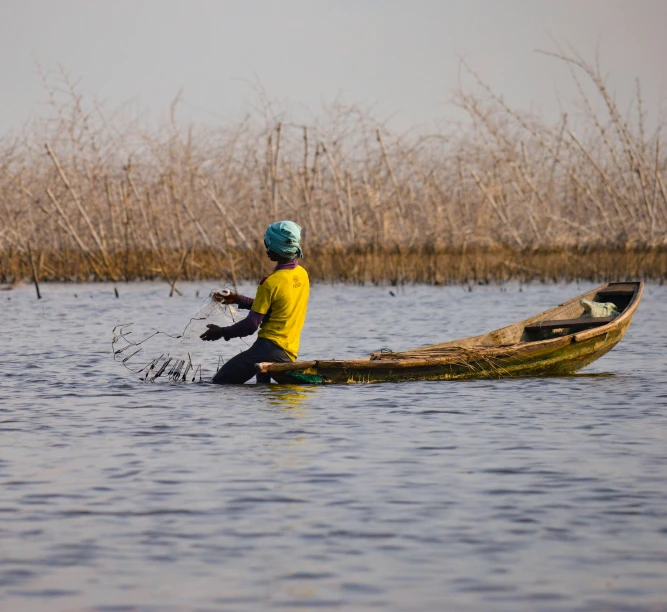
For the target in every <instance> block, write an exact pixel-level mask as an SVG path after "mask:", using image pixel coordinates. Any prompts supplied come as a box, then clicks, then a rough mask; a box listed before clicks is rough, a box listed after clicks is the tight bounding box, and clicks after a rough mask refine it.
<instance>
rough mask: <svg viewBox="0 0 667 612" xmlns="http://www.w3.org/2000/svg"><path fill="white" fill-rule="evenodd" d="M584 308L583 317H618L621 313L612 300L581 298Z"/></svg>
mask: <svg viewBox="0 0 667 612" xmlns="http://www.w3.org/2000/svg"><path fill="white" fill-rule="evenodd" d="M579 303H580V304H581V305H582V307H583V309H584V314H583V315H581V316H582V317H596V318H597V317H617V316H618V315H619V314H620V313H619V312H618V310H616V304H613V303H612V302H592V301H591V300H579Z"/></svg>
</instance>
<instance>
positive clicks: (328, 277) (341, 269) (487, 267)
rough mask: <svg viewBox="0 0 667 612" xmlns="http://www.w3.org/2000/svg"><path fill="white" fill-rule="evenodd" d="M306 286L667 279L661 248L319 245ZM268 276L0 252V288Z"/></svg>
mask: <svg viewBox="0 0 667 612" xmlns="http://www.w3.org/2000/svg"><path fill="white" fill-rule="evenodd" d="M306 253H307V257H306V259H304V261H303V265H304V267H305V268H306V269H307V270H308V273H309V275H310V277H311V279H312V280H313V281H324V282H343V283H351V284H388V285H401V284H411V283H424V284H432V285H446V284H458V283H502V282H506V281H521V282H530V281H537V282H544V281H573V280H587V281H600V282H603V281H614V280H627V279H637V280H646V281H659V282H662V281H664V280H665V279H667V247H588V248H586V247H558V248H556V247H554V248H539V249H527V248H524V249H519V248H514V247H465V246H460V247H440V248H438V247H424V246H418V247H399V246H396V247H393V248H387V247H375V246H367V247H352V248H335V247H323V248H312V249H307V250H306ZM270 271H271V266H270V262H268V260H266V257H264V254H263V252H262V250H261V249H259V248H258V249H256V250H246V249H235V250H233V251H230V250H227V251H222V250H219V249H211V248H190V249H188V248H185V249H183V250H181V249H161V250H160V251H157V250H129V251H117V252H107V253H105V254H104V257H103V256H102V254H101V253H94V252H88V253H83V252H81V251H80V250H72V249H62V250H59V251H49V250H34V251H33V252H32V253H26V252H21V251H18V250H15V249H7V250H5V251H3V252H0V283H2V284H4V285H10V286H11V285H12V284H18V283H21V282H24V281H28V282H34V279H35V277H36V279H37V281H38V282H39V283H44V282H74V283H81V282H131V281H142V280H164V281H167V282H168V283H169V284H172V283H173V282H174V280H176V283H177V282H178V281H186V280H187V281H198V280H221V281H223V282H226V283H230V284H236V283H238V282H240V281H244V280H253V281H256V280H257V279H259V278H261V277H262V276H265V275H266V274H268V273H269V272H270Z"/></svg>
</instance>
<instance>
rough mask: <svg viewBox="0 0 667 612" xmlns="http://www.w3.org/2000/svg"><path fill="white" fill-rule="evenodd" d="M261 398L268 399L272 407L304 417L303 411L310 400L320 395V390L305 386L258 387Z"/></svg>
mask: <svg viewBox="0 0 667 612" xmlns="http://www.w3.org/2000/svg"><path fill="white" fill-rule="evenodd" d="M257 387H258V391H259V393H260V395H261V396H263V397H264V398H266V401H267V402H268V404H269V405H270V406H276V407H277V408H283V409H284V410H292V411H294V414H295V415H297V416H303V415H304V414H305V412H304V411H303V410H302V409H301V408H302V406H303V404H304V402H305V401H306V400H308V399H311V400H312V399H315V398H314V397H313V396H314V395H315V394H319V388H318V387H313V386H305V385H273V384H272V385H258V386H257Z"/></svg>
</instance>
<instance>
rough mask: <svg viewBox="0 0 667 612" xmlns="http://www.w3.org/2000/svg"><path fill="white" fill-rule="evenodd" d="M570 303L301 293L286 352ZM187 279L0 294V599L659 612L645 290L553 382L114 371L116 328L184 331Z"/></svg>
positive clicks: (658, 377)
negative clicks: (171, 291) (179, 376)
mask: <svg viewBox="0 0 667 612" xmlns="http://www.w3.org/2000/svg"><path fill="white" fill-rule="evenodd" d="M588 288H589V285H584V284H582V285H574V284H572V285H537V284H536V285H529V286H527V287H524V288H523V291H520V290H519V287H518V285H508V286H506V287H503V288H499V287H491V286H490V287H474V290H472V291H467V290H465V291H464V290H462V289H461V288H460V287H447V288H437V287H409V288H405V289H397V288H393V289H392V291H393V292H394V293H396V296H395V297H394V296H392V295H390V293H389V288H386V287H384V288H383V287H379V288H378V287H349V286H334V287H331V286H322V285H316V286H315V287H314V288H313V292H312V297H311V303H310V308H309V315H308V320H307V324H306V328H305V329H304V334H303V341H302V352H301V357H302V358H304V359H308V358H316V357H324V358H326V357H348V356H363V355H364V354H367V353H368V352H370V351H375V350H379V349H381V348H384V347H390V348H392V349H394V350H400V349H406V348H411V347H413V346H418V345H422V344H427V343H431V342H435V341H440V340H445V339H451V338H455V337H459V336H464V335H469V334H473V333H478V332H483V331H488V330H490V329H493V328H495V327H499V326H501V325H503V324H507V323H510V322H513V321H515V320H519V319H522V318H524V317H526V316H528V315H530V314H533V313H535V312H538V311H540V310H543V309H545V308H547V307H551V306H553V305H556V304H558V303H560V302H562V301H564V300H565V299H566V298H569V297H573V296H575V295H577V294H579V293H582V292H583V291H585V290H587V289H588ZM197 289H200V290H201V291H202V295H203V294H205V293H206V292H207V291H208V289H209V287H208V286H206V285H204V284H199V285H194V284H191V285H184V286H183V290H184V292H185V294H186V295H185V297H184V298H173V299H169V298H168V297H167V293H168V287H167V285H165V284H134V285H128V286H124V285H121V286H119V291H120V299H116V298H115V297H114V294H113V287H111V286H105V285H84V286H82V285H47V286H45V287H43V292H44V294H45V298H44V299H43V300H41V301H40V302H38V301H37V300H36V299H35V297H34V292H33V289H32V288H30V287H23V288H21V289H19V290H15V291H12V292H7V293H0V313H1V314H2V317H1V318H0V347H1V348H2V357H1V361H0V375H1V376H0V398H1V399H0V421H1V422H0V428H1V430H0V440H1V441H2V444H1V446H0V483H1V488H0V519H1V522H0V607H1V609H2V610H31V611H32V610H106V611H110V610H150V611H157V610H160V611H162V610H166V611H170V610H179V611H180V610H184V611H185V610H187V611H190V610H242V611H245V610H248V611H249V610H265V609H273V608H277V609H286V610H290V609H315V608H319V609H335V608H340V609H345V610H368V609H380V610H397V611H398V610H401V611H402V610H444V609H448V610H489V609H494V610H578V609H582V610H600V609H602V610H617V609H618V610H627V609H633V610H667V387H666V385H665V382H666V381H667V376H666V374H665V366H666V365H667V358H666V357H665V345H666V340H667V331H666V330H665V321H667V288H666V287H658V286H649V287H647V290H646V292H645V296H644V299H643V302H642V305H641V306H640V308H639V310H638V312H637V315H636V316H635V321H634V322H633V324H632V325H631V327H630V329H629V332H628V334H627V335H626V338H625V339H624V340H623V341H622V342H621V344H620V345H619V346H617V347H616V348H615V349H614V350H613V351H612V352H611V353H610V354H608V355H607V356H606V357H604V358H603V359H601V360H600V361H598V362H596V363H595V364H593V365H592V366H590V367H589V368H588V369H587V370H585V372H586V373H587V374H588V375H580V376H573V377H567V378H547V379H522V380H500V381H468V382H416V383H403V384H380V385H368V386H349V387H348V386H340V387H279V386H277V385H272V386H270V387H267V386H261V385H246V386H244V387H235V388H218V387H214V386H211V385H203V384H195V385H181V386H179V385H175V384H172V383H169V382H158V383H157V384H154V385H143V384H142V383H141V382H139V380H137V377H136V376H134V375H131V374H130V373H128V372H127V371H126V370H124V369H123V368H122V367H121V366H120V365H119V364H117V363H114V362H113V360H112V358H111V348H110V339H111V329H112V327H113V326H114V325H116V324H118V323H126V322H130V321H134V322H136V323H137V324H142V325H145V326H147V327H150V326H151V325H155V324H156V321H158V320H160V321H162V322H163V323H164V322H166V324H169V325H173V327H174V328H178V327H179V326H181V327H182V323H183V321H184V319H187V317H189V316H190V315H191V313H192V312H193V310H195V309H196V306H197V304H198V303H199V302H200V301H201V300H200V299H198V298H196V297H195V291H196V290H197ZM247 290H248V292H250V291H251V290H250V289H249V288H247Z"/></svg>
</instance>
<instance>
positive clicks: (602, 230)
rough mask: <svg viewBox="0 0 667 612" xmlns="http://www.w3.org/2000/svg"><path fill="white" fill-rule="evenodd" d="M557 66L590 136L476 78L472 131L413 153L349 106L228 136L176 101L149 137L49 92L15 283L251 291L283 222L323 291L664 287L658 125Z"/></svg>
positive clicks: (12, 254) (6, 214) (136, 126)
mask: <svg viewBox="0 0 667 612" xmlns="http://www.w3.org/2000/svg"><path fill="white" fill-rule="evenodd" d="M557 57H558V58H559V59H560V60H561V61H563V62H565V63H566V65H567V66H568V67H570V68H571V71H572V77H573V79H574V80H575V83H576V84H577V86H578V87H579V91H580V94H581V98H580V107H581V108H582V109H583V110H582V111H581V113H580V116H579V117H578V118H577V120H576V121H574V120H572V119H571V118H570V116H569V115H567V114H565V113H564V114H563V116H562V117H561V119H560V121H559V122H558V123H557V124H556V125H553V126H552V125H547V124H545V123H544V122H542V121H539V120H538V119H536V118H535V117H532V116H528V115H524V114H521V113H518V112H516V111H514V110H513V109H511V108H510V107H509V106H507V105H506V104H505V102H504V101H503V99H502V98H501V97H500V96H498V95H496V94H494V93H493V92H492V91H491V90H489V88H488V87H486V85H485V84H484V83H483V82H482V81H481V80H480V79H478V78H477V76H476V75H475V73H474V72H473V71H472V70H470V69H468V68H467V67H465V66H464V68H465V69H466V70H467V73H468V75H469V76H470V77H471V78H472V79H473V80H474V82H475V86H474V88H473V91H466V90H463V89H462V90H461V91H459V92H458V95H457V100H458V103H459V104H460V106H461V107H462V108H463V109H465V111H467V113H468V115H469V117H470V119H471V122H470V126H469V127H468V128H467V129H465V130H463V131H462V132H456V133H435V134H423V135H408V136H398V135H395V134H392V133H390V132H389V131H388V130H387V129H386V128H385V127H384V126H383V125H382V124H379V123H378V122H377V121H375V120H373V118H372V117H370V116H368V115H367V114H366V113H363V112H361V111H359V109H357V108H350V107H343V106H335V107H334V108H333V109H331V111H330V116H328V117H327V118H326V119H325V120H323V121H321V122H320V123H318V124H316V125H310V126H303V125H295V124H294V123H291V122H290V121H289V120H288V118H287V117H286V116H285V115H280V114H279V113H276V112H274V110H273V107H272V105H271V104H270V103H268V102H265V103H264V106H263V109H262V110H261V111H260V112H259V113H257V114H256V115H249V116H247V117H245V118H244V119H243V120H242V121H240V122H239V123H238V124H234V125H229V126H225V127H223V128H219V129H216V130H210V129H208V130H204V129H203V128H198V127H196V126H193V125H187V126H181V125H179V123H178V122H177V121H176V119H175V115H176V103H174V109H173V112H172V115H171V120H170V121H169V122H168V123H166V124H164V125H162V126H160V127H159V128H156V129H151V130H149V129H147V128H145V127H144V126H143V124H142V121H141V120H140V119H138V118H129V119H127V118H126V117H124V116H123V114H122V112H118V113H116V114H111V115H109V114H107V113H106V111H105V110H104V109H103V108H102V107H100V106H99V105H95V104H93V105H86V104H85V103H84V101H83V100H82V97H81V96H80V95H79V94H78V93H77V91H76V90H75V88H74V87H72V86H71V84H70V82H69V80H68V79H67V77H66V76H64V75H61V77H59V78H58V80H57V82H56V83H55V85H54V82H53V79H50V78H47V79H45V86H46V87H47V91H48V92H49V97H50V100H51V103H52V107H53V110H54V112H53V113H52V114H51V116H50V117H49V118H48V119H44V120H38V121H35V122H34V123H33V124H31V125H30V126H28V127H27V128H26V129H25V130H24V131H23V132H22V133H21V134H19V135H13V136H11V137H10V136H6V137H5V138H4V139H2V140H1V141H0V211H1V217H0V218H1V219H2V221H0V281H2V282H5V283H12V282H17V281H19V280H20V279H23V278H32V279H33V281H34V282H35V284H36V285H37V283H38V280H40V279H41V280H72V281H79V280H111V281H120V280H133V279H140V278H162V279H164V280H165V281H167V282H168V283H169V284H170V286H171V287H172V290H173V291H177V290H178V289H177V287H176V282H177V281H178V280H179V279H203V278H214V277H218V278H223V279H225V280H230V281H232V282H234V284H236V282H237V278H256V277H257V276H259V275H261V274H262V273H263V272H265V270H266V266H267V264H266V260H265V258H264V257H263V254H262V247H261V244H262V231H263V229H264V227H265V226H266V224H267V223H270V222H272V221H275V220H278V219H281V218H290V219H293V220H295V221H296V222H298V223H299V224H300V225H302V226H303V227H304V228H305V234H304V242H305V245H304V246H305V250H306V253H307V256H308V260H307V262H308V263H307V267H308V269H309V272H310V273H311V275H312V276H313V278H315V279H322V280H340V281H351V282H373V283H379V282H385V281H387V282H391V283H404V282H429V283H450V282H462V281H468V282H470V281H474V282H489V281H492V280H501V281H502V280H509V279H512V278H515V279H521V280H531V279H540V280H548V279H554V280H558V279H563V278H565V279H573V278H582V279H591V280H593V279H595V280H602V279H622V278H646V279H660V280H661V279H662V278H664V277H665V273H666V270H665V268H666V266H667V240H666V238H667V189H666V188H665V174H666V169H667V162H665V160H664V158H663V156H662V149H663V142H662V140H661V132H660V129H659V127H660V126H658V127H657V128H656V129H654V130H653V131H650V132H649V130H648V129H647V126H646V122H645V118H644V114H643V101H642V100H641V96H640V94H639V93H638V94H637V108H636V112H635V113H634V114H632V115H628V116H625V115H624V114H623V113H621V112H620V110H619V109H618V106H617V104H616V102H615V101H614V98H613V96H612V95H611V94H610V93H609V91H608V89H607V87H606V84H605V81H604V79H603V78H602V76H601V72H600V70H599V68H598V67H596V66H591V65H589V64H588V63H586V62H585V61H583V60H582V58H581V57H579V56H578V55H576V54H575V53H571V54H570V55H567V56H566V55H564V54H562V53H560V54H558V55H557ZM582 78H583V79H585V80H586V81H587V83H588V84H586V82H582ZM591 84H592V86H593V89H594V92H595V95H596V96H597V98H598V99H597V100H593V99H591V97H590V96H589V95H588V94H587V93H586V92H587V91H588V89H587V87H588V85H591ZM63 86H64V87H65V94H64V95H63V93H62V87H63ZM599 103H601V105H602V108H603V111H599V112H596V111H594V109H595V108H596V105H599Z"/></svg>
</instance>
